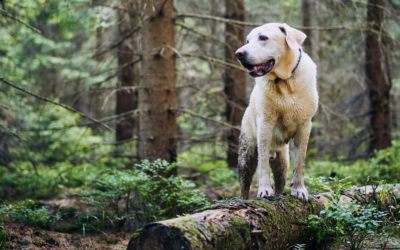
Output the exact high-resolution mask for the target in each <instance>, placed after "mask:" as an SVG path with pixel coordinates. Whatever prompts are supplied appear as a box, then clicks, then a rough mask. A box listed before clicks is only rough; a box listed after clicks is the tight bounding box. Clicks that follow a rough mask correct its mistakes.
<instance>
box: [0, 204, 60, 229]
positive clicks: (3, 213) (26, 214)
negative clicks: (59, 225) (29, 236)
mask: <svg viewBox="0 0 400 250" xmlns="http://www.w3.org/2000/svg"><path fill="white" fill-rule="evenodd" d="M0 219H2V220H8V221H14V222H19V223H24V224H25V225H29V226H33V227H40V228H48V227H49V226H50V225H51V224H52V223H53V222H55V221H56V220H61V217H60V214H59V213H57V214H56V215H54V216H53V215H51V214H50V213H49V210H48V209H47V207H41V208H37V207H36V205H34V203H33V202H32V201H28V202H26V203H25V204H24V205H20V206H15V205H8V204H6V205H4V206H2V207H0Z"/></svg>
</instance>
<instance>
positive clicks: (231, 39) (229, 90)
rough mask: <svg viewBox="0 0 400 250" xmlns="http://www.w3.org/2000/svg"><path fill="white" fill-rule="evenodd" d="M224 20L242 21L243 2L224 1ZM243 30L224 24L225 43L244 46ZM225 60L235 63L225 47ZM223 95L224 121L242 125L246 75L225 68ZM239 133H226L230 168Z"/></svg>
mask: <svg viewBox="0 0 400 250" xmlns="http://www.w3.org/2000/svg"><path fill="white" fill-rule="evenodd" d="M225 6H226V18H229V19H233V20H238V21H244V14H245V9H244V2H243V0H225ZM244 37H245V34H244V28H243V27H242V26H240V25H234V24H230V23H226V24H225V41H226V43H228V44H230V45H232V46H233V47H235V48H239V47H241V46H242V45H243V44H244ZM225 59H226V61H229V62H232V61H233V62H236V61H237V60H236V57H235V51H234V50H232V48H229V47H225ZM224 85H225V94H226V96H227V98H228V100H229V101H230V102H227V103H226V120H227V122H228V123H230V124H232V125H235V126H237V125H239V126H240V124H241V123H242V118H243V114H244V111H245V107H246V106H247V105H246V73H245V72H243V71H241V70H238V69H234V68H230V67H227V68H226V69H225V73H224ZM239 135H240V131H238V130H237V129H231V130H229V132H228V164H229V167H230V168H234V169H236V168H237V164H238V145H239Z"/></svg>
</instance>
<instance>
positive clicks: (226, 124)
mask: <svg viewBox="0 0 400 250" xmlns="http://www.w3.org/2000/svg"><path fill="white" fill-rule="evenodd" d="M171 109H172V108H171ZM175 110H177V111H179V112H184V113H188V114H190V115H193V116H197V117H200V118H203V119H205V120H208V121H212V122H215V123H218V124H221V125H224V126H227V127H230V128H233V129H237V130H239V131H241V129H240V127H238V126H233V125H232V124H229V123H226V122H223V121H218V120H215V119H212V118H210V117H207V116H204V115H200V114H197V113H194V112H192V111H190V110H188V109H179V108H178V109H175Z"/></svg>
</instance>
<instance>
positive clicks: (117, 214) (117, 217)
mask: <svg viewBox="0 0 400 250" xmlns="http://www.w3.org/2000/svg"><path fill="white" fill-rule="evenodd" d="M175 166H176V164H175V163H173V164H169V163H168V162H167V161H162V160H156V161H154V162H153V163H150V162H149V161H148V160H144V161H142V163H141V164H137V165H136V168H135V169H133V170H129V171H118V170H109V171H107V172H106V173H104V174H103V175H102V176H101V177H100V178H99V179H98V180H97V181H96V182H95V184H94V186H93V188H92V190H90V191H88V190H84V191H81V192H79V193H77V195H78V196H80V197H81V200H82V202H84V203H86V204H88V205H90V206H92V207H94V208H95V209H94V210H92V212H91V213H90V215H94V216H99V215H100V216H102V218H103V221H111V222H112V223H114V222H121V221H123V220H125V219H129V220H135V221H137V222H139V223H141V224H147V223H149V222H152V221H157V220H163V219H168V218H172V217H174V216H176V215H178V214H182V213H187V212H188V211H191V210H193V209H195V208H198V207H201V206H204V205H208V202H207V200H206V198H205V195H204V194H202V193H199V192H198V191H197V190H196V189H193V188H194V187H195V185H194V183H192V182H190V181H187V180H184V179H182V178H181V177H177V176H170V177H164V176H162V175H161V173H166V172H169V171H171V170H172V168H174V167H175ZM121 201H122V202H121ZM121 204H122V205H121ZM85 216H86V218H87V216H88V215H85ZM96 218H97V217H96Z"/></svg>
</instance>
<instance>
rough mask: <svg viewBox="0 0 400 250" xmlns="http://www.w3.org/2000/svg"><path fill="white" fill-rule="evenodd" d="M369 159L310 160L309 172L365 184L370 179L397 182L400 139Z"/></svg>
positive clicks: (308, 163)
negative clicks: (346, 160) (332, 175)
mask: <svg viewBox="0 0 400 250" xmlns="http://www.w3.org/2000/svg"><path fill="white" fill-rule="evenodd" d="M375 153H376V155H375V156H374V157H372V158H370V159H368V160H357V161H355V162H343V161H340V160H339V161H336V162H334V161H330V160H324V161H321V160H309V161H308V162H307V171H306V172H307V173H308V174H309V175H310V176H326V177H327V176H330V175H331V174H334V175H336V176H337V177H338V178H339V179H342V178H346V177H348V178H349V179H348V180H349V181H352V182H353V183H355V184H357V185H363V184H365V182H366V181H367V180H368V178H369V179H374V180H386V181H387V182H388V183H397V182H398V179H400V175H399V173H400V141H392V147H390V148H387V149H383V150H379V151H376V152H375Z"/></svg>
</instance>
